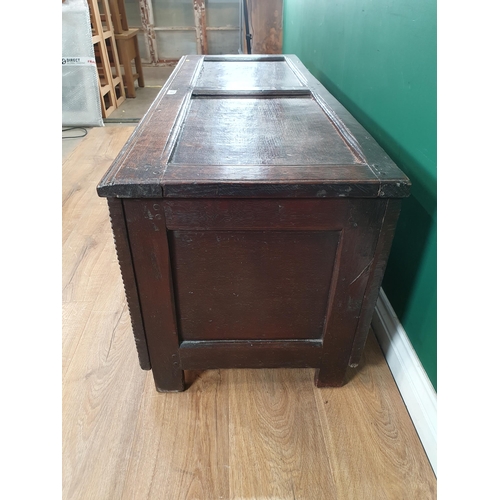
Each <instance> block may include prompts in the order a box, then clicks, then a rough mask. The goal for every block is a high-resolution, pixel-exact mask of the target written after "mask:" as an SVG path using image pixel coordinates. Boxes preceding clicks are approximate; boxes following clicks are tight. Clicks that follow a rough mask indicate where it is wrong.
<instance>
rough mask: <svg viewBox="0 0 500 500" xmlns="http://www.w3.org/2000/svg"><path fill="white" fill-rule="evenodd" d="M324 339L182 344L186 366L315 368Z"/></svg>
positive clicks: (193, 342)
mask: <svg viewBox="0 0 500 500" xmlns="http://www.w3.org/2000/svg"><path fill="white" fill-rule="evenodd" d="M321 353H322V341H321V340H294V341H286V340H281V341H280V340H276V341H273V340H247V341H220V340H202V341H190V340H187V341H184V342H182V343H181V345H180V348H179V356H180V358H181V366H182V368H183V369H185V370H197V369H203V370H209V369H212V368H315V367H317V366H320V364H321Z"/></svg>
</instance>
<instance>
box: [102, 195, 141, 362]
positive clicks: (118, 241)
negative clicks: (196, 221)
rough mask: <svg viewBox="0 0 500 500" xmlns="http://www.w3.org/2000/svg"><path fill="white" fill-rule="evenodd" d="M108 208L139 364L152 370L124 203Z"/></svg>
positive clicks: (113, 202)
mask: <svg viewBox="0 0 500 500" xmlns="http://www.w3.org/2000/svg"><path fill="white" fill-rule="evenodd" d="M108 208H109V216H110V219H111V226H112V228H113V237H114V240H115V247H116V253H117V256H118V263H119V264H120V270H121V275H122V280H123V285H124V288H125V294H126V296H127V304H128V308H129V313H130V320H131V323H132V331H133V333H134V339H135V345H136V347H137V354H138V356H139V363H140V365H141V368H142V369H143V370H150V369H151V362H150V360H149V350H148V344H147V341H146V334H145V333H144V325H143V321H142V311H141V304H140V302H139V295H138V292H137V282H136V279H135V272H134V264H133V260H132V255H131V253H130V246H129V241H128V232H127V225H126V223H125V216H124V213H123V204H122V201H121V200H119V199H115V198H109V199H108Z"/></svg>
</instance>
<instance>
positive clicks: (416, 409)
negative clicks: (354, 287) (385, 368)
mask: <svg viewBox="0 0 500 500" xmlns="http://www.w3.org/2000/svg"><path fill="white" fill-rule="evenodd" d="M372 327H373V331H374V332H375V335H376V337H377V339H378V341H379V344H380V346H381V348H382V351H383V353H384V355H385V358H386V360H387V364H388V365H389V368H390V370H391V372H392V375H393V377H394V380H395V381H396V385H397V386H398V389H399V392H400V393H401V397H402V398H403V401H404V403H405V405H406V407H407V409H408V413H409V414H410V417H411V419H412V420H413V424H414V425H415V429H416V431H417V433H418V435H419V437H420V441H421V442H422V445H423V447H424V450H425V452H426V453H427V457H428V458H429V462H430V464H431V466H432V468H433V470H434V474H436V476H437V463H436V462H437V394H436V391H435V390H434V387H433V386H432V384H431V382H430V380H429V378H428V377H427V374H426V373H425V370H424V369H423V367H422V364H421V363H420V360H419V359H418V356H417V354H416V352H415V350H414V349H413V347H412V345H411V342H410V340H409V339H408V336H407V335H406V332H405V330H404V328H403V325H401V323H400V322H399V319H398V318H397V316H396V313H395V312H394V309H393V308H392V306H391V304H390V303H389V300H388V299H387V296H386V295H385V293H384V291H383V290H380V295H379V298H378V301H377V305H376V307H375V314H374V315H373V320H372Z"/></svg>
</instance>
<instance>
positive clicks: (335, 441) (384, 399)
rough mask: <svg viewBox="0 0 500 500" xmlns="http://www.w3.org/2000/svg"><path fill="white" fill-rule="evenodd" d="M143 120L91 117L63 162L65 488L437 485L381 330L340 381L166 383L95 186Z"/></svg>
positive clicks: (169, 497) (268, 374)
mask: <svg viewBox="0 0 500 500" xmlns="http://www.w3.org/2000/svg"><path fill="white" fill-rule="evenodd" d="M132 131H133V127H103V128H94V129H92V130H90V131H89V134H88V135H87V137H85V138H84V139H83V140H82V141H81V143H80V144H79V145H78V146H77V147H76V148H75V149H74V150H73V151H72V152H71V154H69V156H68V157H67V158H66V159H65V161H64V164H63V186H62V202H63V212H62V214H63V235H62V236H63V238H62V239H63V241H62V245H63V283H62V290H63V294H62V301H63V304H62V306H63V307H62V310H63V339H62V342H63V357H62V381H63V415H62V418H63V429H62V431H63V434H62V438H63V450H62V459H63V474H62V475H63V484H62V492H63V499H64V500H76V499H82V500H83V499H85V500H87V499H88V500H111V499H113V500H114V499H127V500H128V499H137V500H147V499H150V500H163V499H165V500H176V499H192V500H195V499H200V500H201V499H206V500H216V499H235V500H236V499H238V500H240V499H241V500H243V499H245V500H246V499H256V500H257V499H258V500H264V499H269V500H271V499H272V500H288V499H290V500H292V499H296V500H298V499H305V500H322V499H339V500H347V499H353V500H364V499H367V500H379V499H380V500H382V499H384V500H385V499H391V500H392V499H394V500H412V499H415V500H427V499H434V498H436V478H435V476H434V474H433V472H432V469H431V467H430V465H429V462H428V460H427V457H426V455H425V452H424V450H423V448H422V446H421V443H420V441H419V439H418V436H417V434H416V432H415V429H414V427H413V425H412V422H411V419H410V418H409V415H408V413H407V411H406V408H405V405H404V403H403V401H402V400H401V397H400V395H399V392H398V389H397V387H396V385H395V383H394V380H393V378H392V376H391V373H390V371H389V369H388V367H387V364H386V362H385V359H384V357H383V355H382V353H381V351H380V349H379V346H378V344H377V342H376V340H375V338H374V336H373V334H372V333H371V334H370V336H369V340H368V344H367V347H366V350H365V354H364V356H363V361H362V363H361V364H360V366H359V367H358V368H356V369H353V370H352V371H351V372H350V380H349V382H348V383H347V384H346V385H345V386H344V387H342V388H336V389H317V388H316V387H315V386H314V382H313V375H314V370H309V369H275V370H208V371H204V372H187V374H186V379H187V382H188V385H189V386H188V389H187V390H186V391H185V392H183V393H170V394H159V393H157V392H156V390H155V387H154V382H153V378H152V374H151V372H145V371H142V370H141V369H140V367H139V363H138V360H137V355H136V349H135V344H134V339H133V335H132V331H131V326H130V320H129V313H128V308H127V304H126V300H125V294H124V290H123V285H122V282H121V276H120V269H119V266H118V262H117V258H116V254H115V249H114V243H113V236H112V232H111V226H110V224H109V220H108V210H107V203H106V200H105V199H102V198H99V197H98V196H97V194H96V190H95V188H96V185H97V183H98V182H99V180H100V179H101V177H102V175H103V174H104V173H105V171H106V170H107V168H108V167H109V165H110V164H111V162H112V160H113V159H114V157H115V156H116V154H117V153H118V152H119V150H120V149H121V147H122V146H123V144H124V143H125V141H126V140H127V138H128V137H129V135H130V134H131V132H132Z"/></svg>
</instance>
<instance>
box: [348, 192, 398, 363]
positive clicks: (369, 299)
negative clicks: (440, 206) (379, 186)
mask: <svg viewBox="0 0 500 500" xmlns="http://www.w3.org/2000/svg"><path fill="white" fill-rule="evenodd" d="M400 209H401V200H398V199H396V200H388V201H387V206H386V210H385V213H384V216H383V220H382V227H381V229H380V234H379V236H378V241H377V247H376V249H375V255H374V257H373V262H372V265H371V269H370V276H369V278H368V283H367V285H366V290H365V296H364V298H363V308H362V312H361V316H360V318H359V322H358V326H357V328H356V335H355V337H354V341H353V346H352V350H351V357H350V359H349V365H350V366H353V367H354V366H357V365H358V363H359V362H360V360H361V355H362V354H363V349H364V347H365V343H366V339H367V337H368V331H369V329H370V325H371V322H372V317H373V310H374V309H375V304H376V302H377V298H378V295H379V291H380V286H381V284H382V279H383V277H384V273H385V268H386V266H387V260H388V259H389V252H390V249H391V245H392V240H393V238H394V233H395V231H396V224H397V221H398V217H399V212H400Z"/></svg>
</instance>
